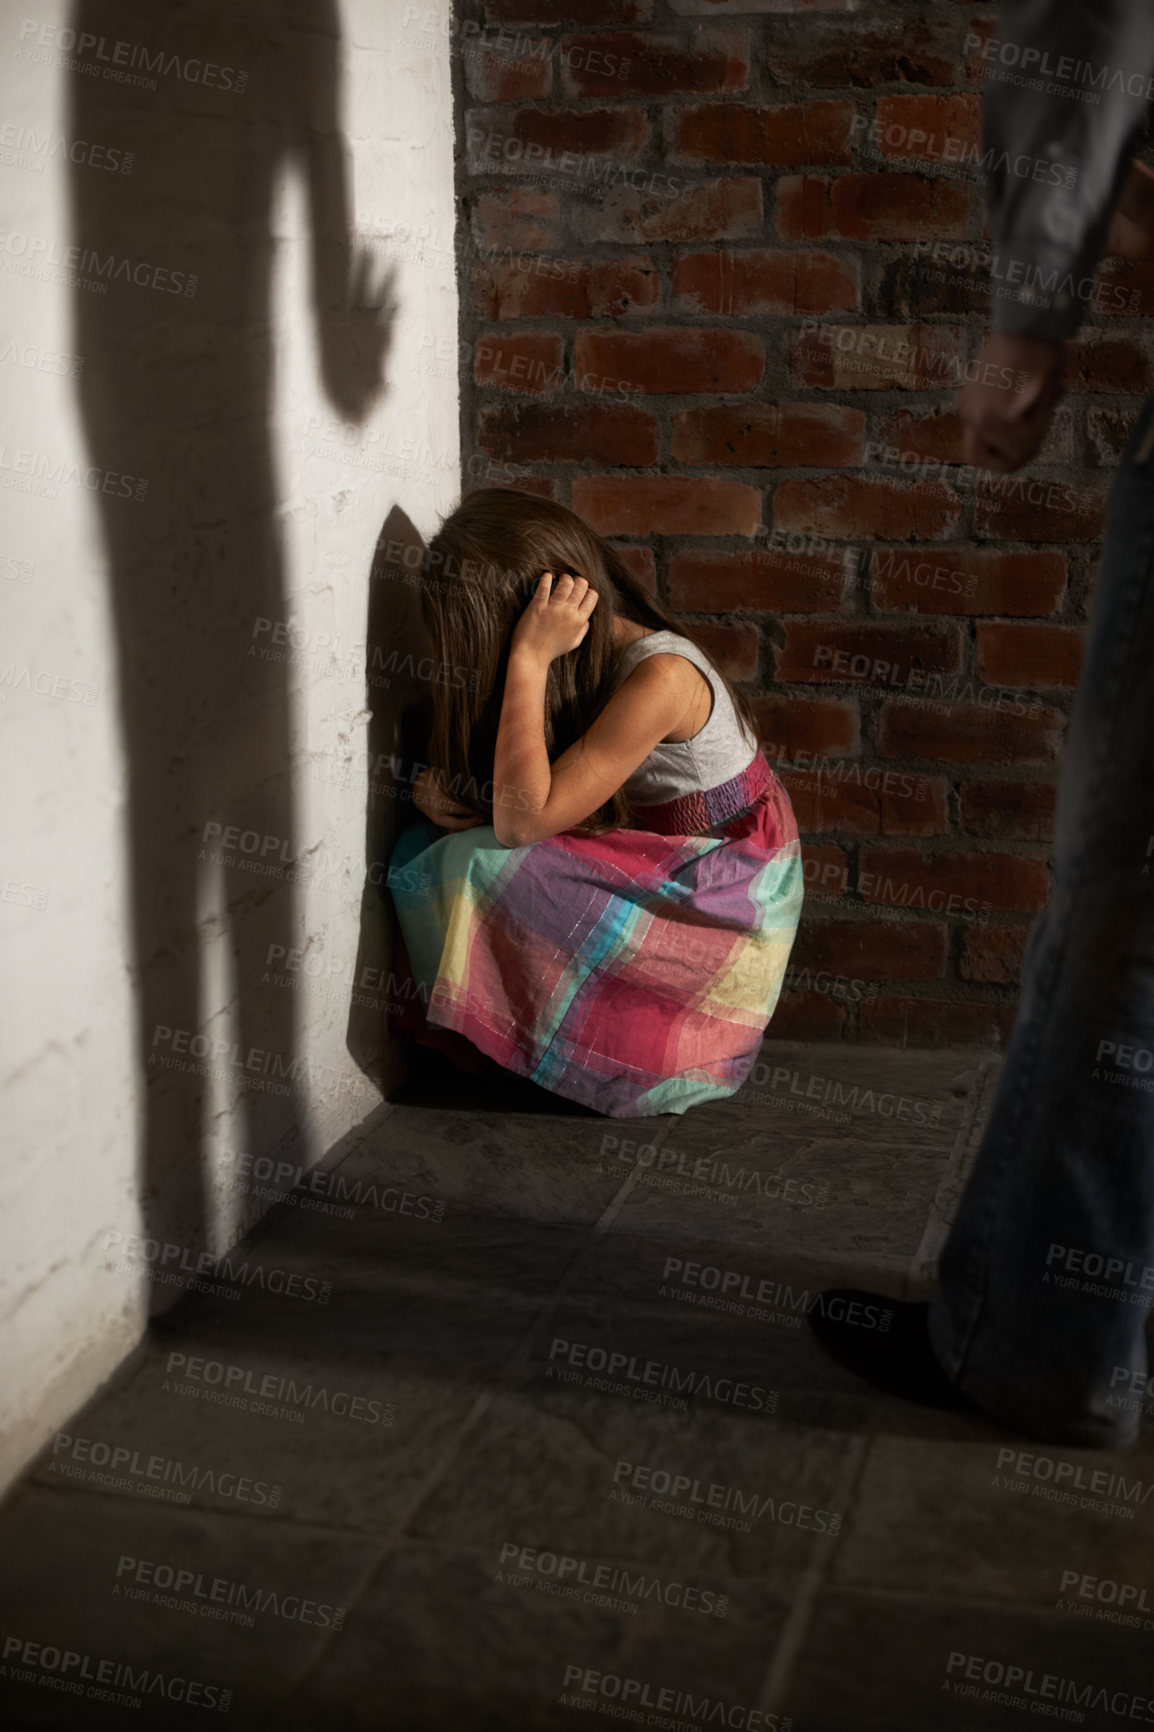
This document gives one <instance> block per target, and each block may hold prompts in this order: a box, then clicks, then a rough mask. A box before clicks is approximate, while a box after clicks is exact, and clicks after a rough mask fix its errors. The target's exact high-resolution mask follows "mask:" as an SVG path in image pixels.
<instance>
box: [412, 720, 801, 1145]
mask: <svg viewBox="0 0 1154 1732" xmlns="http://www.w3.org/2000/svg"><path fill="white" fill-rule="evenodd" d="M635 821H636V822H637V824H638V828H635V829H628V830H612V831H609V832H608V833H607V834H605V835H602V836H578V835H574V834H571V833H567V834H565V835H561V836H550V837H549V838H547V839H546V840H545V841H541V842H534V843H532V844H530V845H529V846H527V847H523V848H502V847H500V846H499V845H498V843H497V842H496V839H495V837H494V834H493V831H492V828H491V827H489V826H485V827H484V828H479V827H478V828H474V829H471V830H461V831H456V832H448V833H446V832H444V831H441V830H438V829H436V828H435V827H434V826H433V825H432V824H428V823H421V824H418V825H416V826H414V827H413V828H412V829H409V830H406V831H405V832H404V833H403V834H402V836H401V837H400V839H399V841H398V843H397V846H396V848H395V850H394V852H393V856H392V859H391V861H390V864H389V873H388V887H389V890H390V892H391V894H392V897H393V900H394V904H395V907H396V911H397V917H398V920H399V922H400V928H401V933H402V935H403V938H404V948H405V951H406V952H407V956H408V963H409V967H410V968H411V971H412V977H413V980H414V981H415V983H416V990H417V996H418V997H419V1000H420V1005H421V1015H422V1017H423V1018H424V1019H427V1022H428V1023H429V1024H431V1025H433V1027H434V1028H440V1029H446V1030H451V1031H454V1032H455V1033H456V1034H458V1035H463V1036H464V1037H465V1038H466V1039H467V1040H468V1041H470V1042H471V1043H472V1045H473V1046H474V1047H476V1048H478V1049H479V1050H480V1051H481V1052H482V1053H484V1054H487V1055H488V1057H489V1058H490V1059H492V1060H494V1061H495V1062H496V1063H497V1064H498V1065H501V1066H503V1067H504V1068H505V1069H506V1070H509V1071H512V1072H514V1073H515V1074H516V1075H518V1076H523V1077H528V1078H530V1079H531V1080H532V1081H533V1082H535V1083H539V1084H540V1085H541V1086H542V1087H544V1088H547V1089H551V1090H553V1092H554V1093H556V1094H560V1095H565V1096H566V1097H567V1098H568V1099H570V1100H574V1101H580V1102H582V1103H583V1104H584V1105H586V1106H589V1107H594V1108H596V1109H597V1110H598V1111H599V1112H602V1113H607V1114H609V1115H611V1116H612V1117H614V1118H639V1117H644V1116H647V1115H649V1114H654V1113H683V1112H684V1111H685V1110H686V1108H687V1107H691V1106H697V1105H698V1104H699V1103H700V1102H703V1101H708V1100H716V1099H718V1098H722V1097H724V1096H726V1095H731V1094H733V1093H734V1092H735V1091H736V1090H737V1089H738V1088H740V1087H741V1084H742V1083H743V1082H744V1081H745V1078H746V1076H747V1075H748V1073H749V1071H750V1069H751V1068H752V1066H753V1063H754V1061H755V1059H756V1057H757V1053H758V1049H759V1047H760V1044H761V1040H762V1036H763V1034H764V1032H765V1027H766V1024H767V1023H768V1021H769V1019H770V1017H771V1016H772V1014H773V1010H774V1006H775V1005H776V1003H777V999H778V995H779V993H780V991H781V984H782V979H783V976H784V974H785V968H786V963H787V961H788V959H789V953H790V948H791V946H792V944H793V940H794V934H795V932H796V930H797V923H798V917H799V915H800V913H801V903H802V862H801V853H800V848H799V844H798V838H797V824H796V822H795V820H794V816H793V811H792V808H791V807H790V803H789V797H788V795H787V794H786V791H785V789H784V788H783V787H782V785H781V783H780V782H779V781H778V779H777V777H776V776H775V775H774V773H773V771H772V770H771V769H770V767H769V765H768V763H767V762H766V760H765V758H764V757H763V756H762V754H761V753H760V752H759V753H758V755H757V757H756V758H755V759H754V760H753V763H752V764H751V765H750V766H749V768H748V769H747V770H745V771H743V772H742V774H741V775H740V776H735V777H734V778H733V780H732V781H729V782H724V783H722V784H721V785H720V786H719V787H717V788H711V789H709V790H708V791H707V792H705V793H702V794H696V795H693V796H690V797H688V798H685V799H680V800H671V801H668V802H666V803H665V804H664V805H661V806H648V807H643V808H641V809H639V810H638V811H637V812H636V814H635ZM642 826H643V827H642ZM411 1025H412V1024H411V1018H410V1026H411Z"/></svg>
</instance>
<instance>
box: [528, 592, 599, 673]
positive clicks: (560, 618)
mask: <svg viewBox="0 0 1154 1732" xmlns="http://www.w3.org/2000/svg"><path fill="white" fill-rule="evenodd" d="M596 606H597V591H596V590H595V589H590V587H589V579H588V578H587V577H569V576H568V575H566V576H563V577H559V578H557V579H556V580H555V579H554V577H553V573H552V572H551V571H546V572H542V574H541V578H540V581H539V582H538V584H537V588H536V590H535V591H534V594H533V599H532V601H531V602H530V603H529V605H528V607H527V608H526V609H525V611H524V613H523V614H522V615H521V617H520V619H519V620H518V621H517V625H516V629H515V630H514V632H513V642H512V646H511V648H512V649H514V650H522V651H527V652H528V653H529V654H530V655H532V656H534V657H536V658H537V659H538V660H539V661H540V662H541V663H542V664H543V665H544V666H546V667H548V665H549V663H550V662H552V661H556V659H557V657H558V656H563V655H568V653H569V651H570V650H575V649H576V648H577V646H578V644H580V643H582V642H583V641H584V639H585V637H586V635H587V633H588V631H589V618H590V615H591V614H592V612H593V609H594V608H595V607H596Z"/></svg>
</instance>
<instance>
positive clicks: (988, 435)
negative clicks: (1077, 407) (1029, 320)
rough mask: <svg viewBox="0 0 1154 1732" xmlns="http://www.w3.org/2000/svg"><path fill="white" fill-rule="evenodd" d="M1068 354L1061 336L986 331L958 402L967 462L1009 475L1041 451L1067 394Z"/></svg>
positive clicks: (976, 466) (963, 448)
mask: <svg viewBox="0 0 1154 1732" xmlns="http://www.w3.org/2000/svg"><path fill="white" fill-rule="evenodd" d="M1063 357H1064V349H1063V345H1062V344H1061V343H1060V342H1058V341H1056V340H1051V339H1048V338H1042V337H1014V336H1010V335H1009V334H1008V333H1004V332H1000V331H990V332H989V333H988V334H987V336H986V340H985V342H984V343H983V344H982V352H981V355H980V356H979V358H978V365H977V378H976V379H974V380H973V381H972V382H971V383H970V384H968V385H966V386H965V388H964V390H963V391H962V394H961V398H960V400H959V404H958V408H959V412H960V414H961V418H962V428H963V439H962V451H963V455H964V457H965V460H966V462H967V463H970V464H972V465H973V466H974V468H976V469H992V470H994V471H995V472H996V473H997V474H999V475H1004V474H1006V473H1007V472H1008V471H1009V470H1011V469H1020V468H1021V467H1022V465H1023V464H1024V463H1028V462H1029V461H1030V459H1031V458H1032V457H1036V456H1037V454H1038V452H1039V450H1040V449H1041V446H1042V441H1043V440H1044V439H1045V437H1046V433H1047V431H1048V429H1049V426H1050V418H1051V416H1052V415H1053V413H1054V408H1055V405H1056V404H1057V402H1058V400H1059V398H1060V397H1061V395H1062V364H1063Z"/></svg>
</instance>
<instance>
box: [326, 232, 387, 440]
mask: <svg viewBox="0 0 1154 1732" xmlns="http://www.w3.org/2000/svg"><path fill="white" fill-rule="evenodd" d="M396 274H397V273H396V266H395V265H386V266H385V267H384V269H383V270H381V271H377V270H376V269H375V261H374V257H373V253H372V250H371V249H370V248H368V247H366V246H363V245H357V246H356V247H355V248H354V249H353V251H352V253H351V259H350V266H349V277H348V295H347V297H346V302H345V304H344V305H343V306H341V305H339V304H337V305H332V304H330V306H329V307H328V308H327V309H326V310H325V312H324V313H323V314H322V315H321V318H320V329H319V332H318V336H319V341H320V351H321V376H322V379H323V382H324V388H325V395H326V396H327V397H328V400H329V402H330V403H331V404H332V406H333V408H334V409H336V410H337V412H338V413H339V414H340V415H342V416H343V417H344V419H345V420H346V421H355V422H360V421H363V420H364V419H365V417H366V416H367V414H368V413H369V411H370V409H371V408H372V407H373V405H374V403H376V401H377V399H378V398H379V397H380V395H381V393H382V392H383V390H384V386H385V370H386V363H387V361H388V357H389V350H390V348H391V346H392V341H393V320H394V318H395V317H396V313H397V300H396V296H395V294H394V285H395V283H396Z"/></svg>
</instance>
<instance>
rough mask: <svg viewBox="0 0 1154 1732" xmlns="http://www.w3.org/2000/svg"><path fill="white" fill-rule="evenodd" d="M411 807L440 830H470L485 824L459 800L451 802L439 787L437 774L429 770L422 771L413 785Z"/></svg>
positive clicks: (482, 819)
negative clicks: (476, 825)
mask: <svg viewBox="0 0 1154 1732" xmlns="http://www.w3.org/2000/svg"><path fill="white" fill-rule="evenodd" d="M413 805H414V806H415V807H416V808H417V810H418V811H419V812H423V813H424V814H425V817H426V818H431V819H432V820H433V823H434V824H436V825H437V826H438V828H439V829H441V830H471V829H472V828H473V826H474V825H475V824H483V823H484V822H485V820H484V818H479V817H478V816H477V814H476V812H472V811H470V809H469V807H468V806H462V805H461V803H460V801H459V800H451V799H450V798H449V796H448V794H446V793H445V791H444V789H443V788H442V787H441V785H440V779H439V777H438V775H437V772H436V771H435V770H434V769H431V768H427V769H424V770H422V771H421V773H420V775H419V776H418V777H417V780H416V782H415V783H414V784H413Z"/></svg>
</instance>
